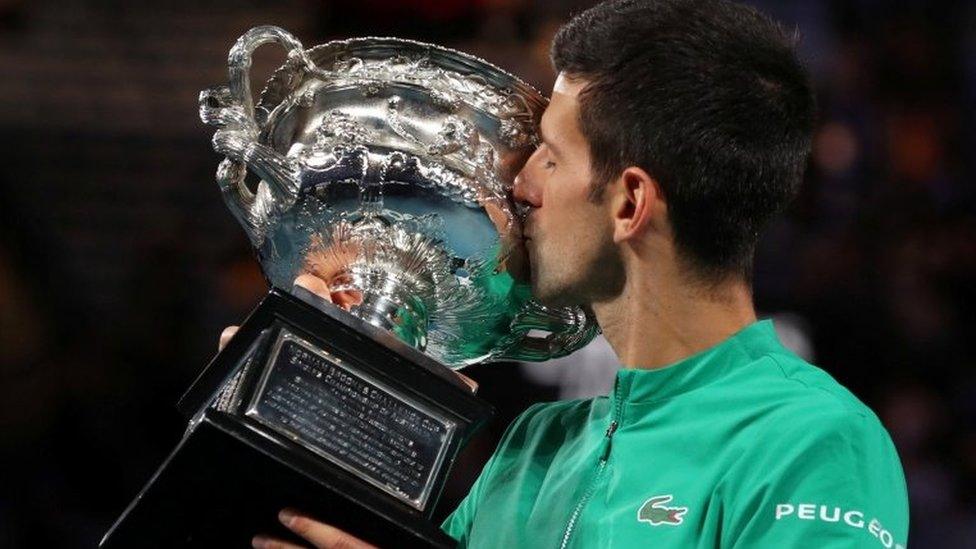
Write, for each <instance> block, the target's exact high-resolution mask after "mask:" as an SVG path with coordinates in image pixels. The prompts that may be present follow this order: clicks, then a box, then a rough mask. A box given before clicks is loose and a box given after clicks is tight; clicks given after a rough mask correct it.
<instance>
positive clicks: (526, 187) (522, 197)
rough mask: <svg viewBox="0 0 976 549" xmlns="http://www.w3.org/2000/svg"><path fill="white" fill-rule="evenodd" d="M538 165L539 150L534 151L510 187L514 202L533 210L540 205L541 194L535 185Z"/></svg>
mask: <svg viewBox="0 0 976 549" xmlns="http://www.w3.org/2000/svg"><path fill="white" fill-rule="evenodd" d="M538 164H539V150H538V149H536V151H535V152H534V153H532V156H530V157H529V160H528V161H527V162H526V163H525V166H523V167H522V170H521V171H519V173H518V175H516V176H515V181H514V183H513V185H512V196H513V197H515V200H516V202H519V203H521V204H524V205H526V206H530V207H533V208H538V207H539V206H541V205H542V201H541V198H542V194H541V192H540V190H539V185H538V184H537V177H538V176H537V174H536V173H535V172H536V170H537V169H538Z"/></svg>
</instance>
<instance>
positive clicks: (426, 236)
mask: <svg viewBox="0 0 976 549" xmlns="http://www.w3.org/2000/svg"><path fill="white" fill-rule="evenodd" d="M268 42H274V43H277V44H280V45H281V46H283V47H284V48H285V49H286V50H287V51H288V56H287V61H286V63H285V64H284V66H282V67H281V68H280V69H279V70H278V71H277V72H276V73H275V74H274V75H273V77H272V78H271V79H270V81H269V82H268V83H267V86H266V88H265V90H264V92H263V93H262V94H261V98H260V101H259V102H258V104H257V105H256V106H254V105H253V104H252V98H251V92H250V89H249V79H250V76H249V67H250V64H251V54H252V52H253V51H254V49H255V48H256V47H258V46H259V45H261V44H264V43H268ZM229 65H230V82H229V84H228V85H226V86H217V87H213V88H210V89H208V90H205V91H204V92H202V93H201V95H200V116H201V118H202V120H203V121H204V122H206V123H207V124H211V125H214V126H216V127H217V128H218V129H217V132H216V134H215V135H214V138H213V145H214V149H215V150H216V151H217V152H218V153H220V154H223V155H225V157H226V158H225V160H224V161H223V162H222V163H221V165H220V167H219V168H218V173H217V180H218V183H219V185H220V188H221V191H222V193H223V197H224V200H225V201H226V203H227V205H228V207H229V208H230V210H231V212H232V213H233V214H234V216H235V217H236V218H237V219H238V221H239V222H240V223H241V225H242V226H243V227H244V229H245V232H246V233H247V235H248V237H249V238H250V241H251V243H252V244H253V246H254V248H255V250H256V252H257V255H258V258H259V260H260V263H261V267H262V269H263V272H264V274H265V276H266V277H267V279H268V280H269V282H270V283H271V284H272V286H276V287H280V288H290V287H291V285H292V281H293V280H294V279H295V278H296V276H298V275H299V274H302V273H310V274H313V275H315V276H317V277H319V278H321V279H323V280H324V281H326V282H327V283H328V285H329V286H330V288H331V290H332V292H334V293H337V294H338V295H339V296H342V299H343V300H344V301H343V305H344V307H345V308H346V309H347V310H348V311H349V312H350V313H351V314H353V315H354V316H356V317H358V318H361V319H363V320H366V321H367V322H369V323H371V324H373V325H375V326H378V327H381V328H383V329H386V330H389V331H391V332H393V333H394V334H395V335H396V336H397V337H398V338H400V339H401V340H403V341H404V342H406V343H408V344H410V345H412V346H413V347H415V348H417V349H419V350H421V351H423V352H424V353H426V354H427V355H429V356H431V357H432V358H434V359H436V360H438V361H439V362H441V363H443V364H445V365H447V366H449V367H452V368H459V367H463V366H466V365H469V364H473V363H477V362H485V361H497V360H505V359H514V360H531V361H540V360H546V359H549V358H555V357H558V356H562V355H565V354H568V353H570V352H572V351H574V350H576V349H578V348H580V347H582V346H583V345H585V344H586V343H588V342H589V341H590V340H591V339H592V338H593V336H594V335H595V333H596V330H597V328H596V325H595V323H594V322H593V321H592V320H591V319H590V318H588V317H587V315H586V314H584V312H583V310H582V309H580V308H568V307H567V308H547V307H544V306H542V305H541V304H539V303H538V302H536V301H534V300H533V299H532V296H531V293H530V288H529V283H528V280H527V278H528V277H527V267H528V266H527V264H526V263H527V260H526V253H525V249H524V242H523V240H522V236H521V224H520V217H519V213H520V212H519V206H518V205H517V204H515V203H514V202H513V200H512V198H511V188H512V181H513V179H514V177H515V175H516V173H517V172H518V170H519V169H520V168H521V166H522V164H523V163H524V162H525V160H526V159H527V158H528V156H529V155H530V154H531V153H532V151H533V149H534V147H535V146H536V144H537V142H538V138H537V125H538V122H539V119H540V117H541V115H542V111H543V110H544V109H545V106H546V99H545V98H544V97H543V96H542V95H541V94H540V93H539V92H538V91H537V90H535V89H534V88H532V87H531V86H529V85H527V84H525V83H524V82H522V81H520V80H519V79H518V78H516V77H514V76H512V75H510V74H508V73H506V72H504V71H503V70H501V69H499V68H497V67H495V66H493V65H491V64H489V63H487V62H485V61H483V60H481V59H478V58H476V57H473V56H470V55H467V54H464V53H461V52H457V51H454V50H450V49H447V48H443V47H439V46H434V45H430V44H423V43H420V42H414V41H410V40H403V39H398V38H358V39H352V40H342V41H336V42H330V43H328V44H325V45H322V46H318V47H315V48H312V49H309V50H305V49H303V48H302V45H301V44H300V43H299V42H298V41H297V40H296V39H295V38H294V37H293V36H291V35H290V34H288V33H287V32H285V31H283V30H281V29H279V28H276V27H267V26H266V27H258V28H255V29H252V30H251V31H249V32H248V33H246V34H245V35H244V36H242V37H241V38H240V40H238V42H237V44H236V45H235V46H234V48H233V49H232V50H231V53H230V59H229ZM248 170H250V171H251V172H253V174H254V175H255V176H256V179H258V180H259V181H257V182H256V184H255V183H249V182H248V181H247V176H248Z"/></svg>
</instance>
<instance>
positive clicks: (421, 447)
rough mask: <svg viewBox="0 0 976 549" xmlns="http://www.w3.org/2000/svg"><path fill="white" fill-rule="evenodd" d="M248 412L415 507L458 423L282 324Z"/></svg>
mask: <svg viewBox="0 0 976 549" xmlns="http://www.w3.org/2000/svg"><path fill="white" fill-rule="evenodd" d="M246 415H247V416H249V417H251V418H253V419H255V420H257V421H258V422H260V423H262V424H263V425H265V426H267V427H269V428H271V429H272V430H274V431H275V432H277V433H279V434H281V435H284V436H286V437H288V438H290V439H291V440H294V441H295V442H298V443H299V444H301V445H302V446H304V447H305V448H307V449H309V450H311V451H312V452H315V453H316V454H318V455H321V456H323V457H325V458H327V459H329V460H330V461H331V462H333V463H335V464H336V465H339V466H340V467H343V468H344V469H346V470H348V471H350V472H352V473H354V474H355V475H356V476H357V477H359V478H361V479H363V480H365V481H367V482H369V483H371V484H373V485H375V486H377V487H379V488H381V489H383V490H385V491H386V492H388V493H390V494H392V495H394V496H396V497H397V498H399V499H400V500H402V501H403V502H405V503H407V504H409V505H410V506H412V507H415V508H417V509H420V510H423V509H424V507H425V505H426V502H427V499H428V497H429V496H430V493H431V487H432V485H433V481H434V475H435V473H436V471H437V470H438V469H439V466H440V463H441V461H442V460H443V459H444V452H445V449H446V448H447V446H448V443H449V442H450V437H451V436H452V435H453V434H454V431H455V427H456V425H455V424H454V422H452V421H451V420H449V419H447V418H445V417H444V416H443V415H441V414H438V413H437V412H436V411H434V410H433V409H431V407H430V406H424V405H423V404H421V403H420V402H418V401H416V400H415V399H411V398H409V397H407V396H405V395H402V394H398V392H396V391H394V390H392V389H391V388H389V387H387V386H384V385H383V384H382V383H381V382H379V381H378V380H376V379H373V378H372V377H370V376H369V375H367V374H366V373H364V372H362V371H359V370H357V369H356V368H355V366H354V365H353V364H350V363H348V362H346V361H344V360H342V359H341V358H340V357H338V356H335V355H333V354H330V353H329V352H328V351H325V350H323V349H320V348H318V347H317V346H315V345H313V344H311V343H309V342H308V341H305V340H303V339H301V338H299V337H298V336H296V335H294V334H293V333H290V332H288V331H287V330H284V329H282V331H281V333H280V334H279V335H278V339H277V341H276V342H275V344H274V347H273V348H272V351H271V354H270V356H269V358H268V361H267V363H266V365H265V370H264V372H263V374H262V377H261V380H260V381H259V383H258V388H257V391H256V392H255V394H254V396H253V398H252V400H251V403H250V406H249V407H248V411H247V412H246Z"/></svg>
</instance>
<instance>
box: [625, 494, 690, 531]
mask: <svg viewBox="0 0 976 549" xmlns="http://www.w3.org/2000/svg"><path fill="white" fill-rule="evenodd" d="M669 501H671V494H667V495H664V496H654V497H652V498H650V499H649V500H647V501H645V502H644V504H643V505H641V507H640V509H639V510H638V511H637V522H649V523H651V526H657V525H659V524H669V525H671V526H677V525H679V524H681V523H682V521H683V520H684V519H683V518H682V517H684V515H685V513H687V512H688V508H687V507H665V506H664V504H665V503H667V502H669Z"/></svg>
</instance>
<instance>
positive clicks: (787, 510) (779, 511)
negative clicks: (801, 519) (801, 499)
mask: <svg viewBox="0 0 976 549" xmlns="http://www.w3.org/2000/svg"><path fill="white" fill-rule="evenodd" d="M792 514H793V506H792V505H790V504H789V503H780V504H778V505H777V506H776V520H779V519H781V518H783V517H785V516H787V515H792Z"/></svg>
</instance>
